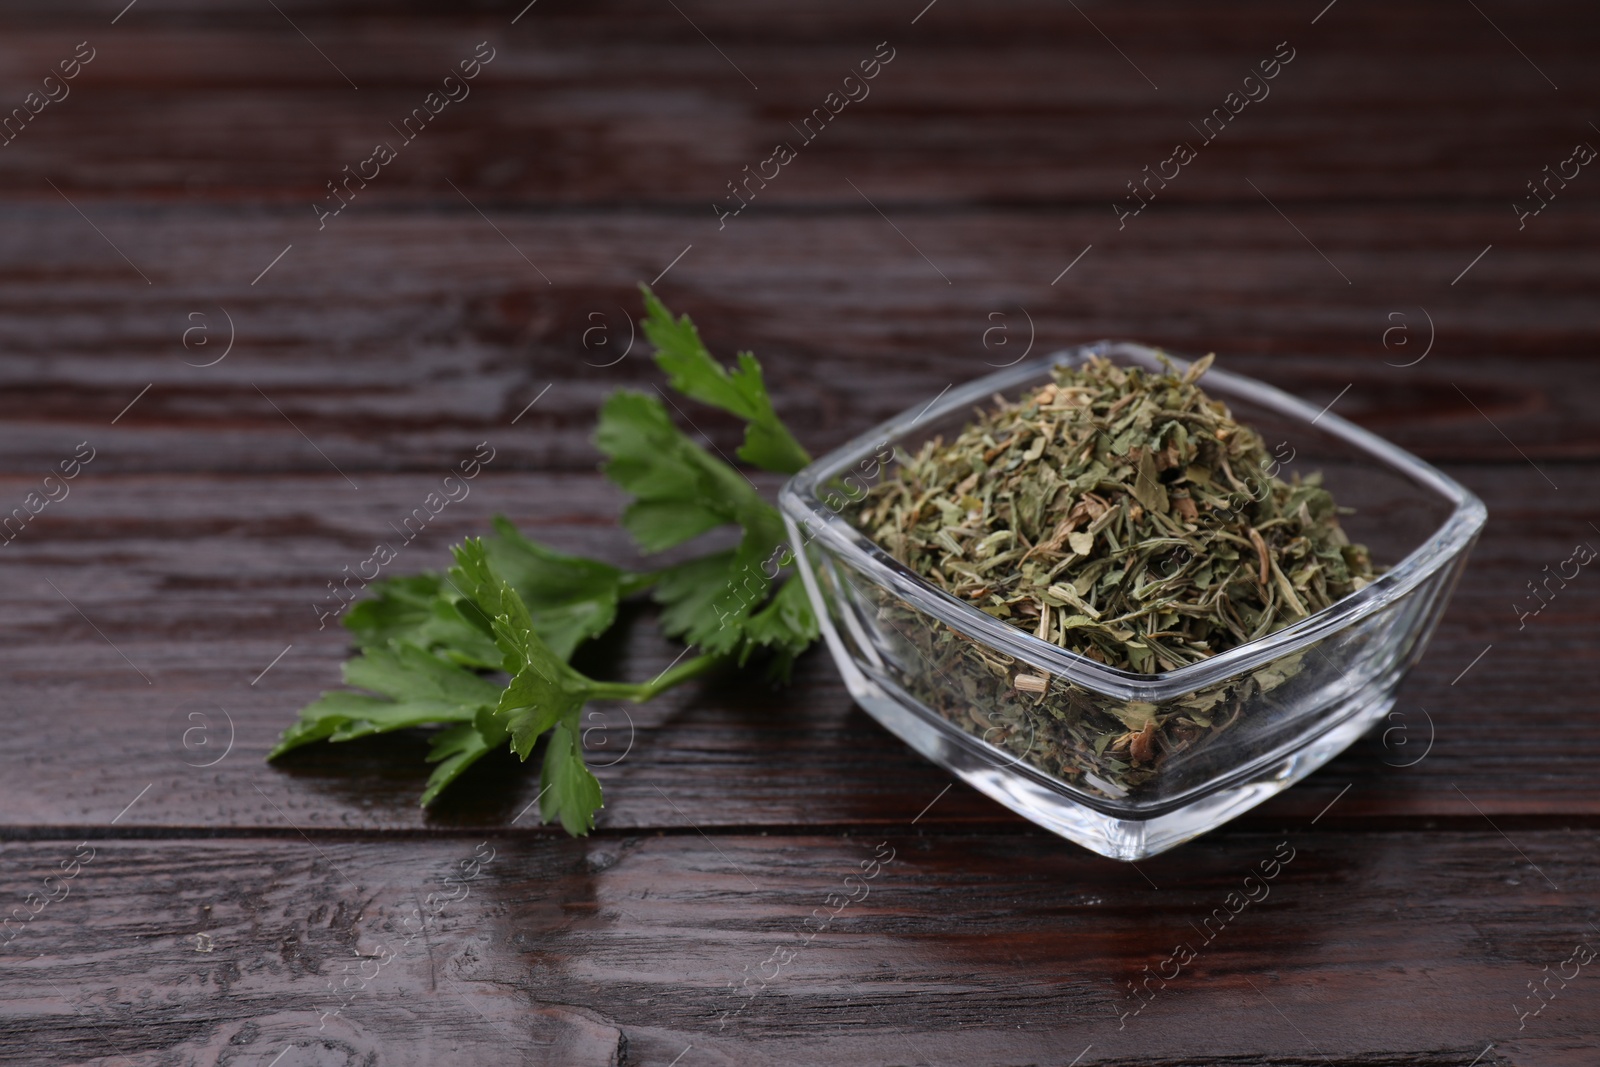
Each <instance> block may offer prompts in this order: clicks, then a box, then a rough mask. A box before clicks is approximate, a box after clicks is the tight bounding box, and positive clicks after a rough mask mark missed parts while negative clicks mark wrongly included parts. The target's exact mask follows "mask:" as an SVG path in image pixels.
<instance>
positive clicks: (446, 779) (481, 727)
mask: <svg viewBox="0 0 1600 1067" xmlns="http://www.w3.org/2000/svg"><path fill="white" fill-rule="evenodd" d="M509 736H510V735H509V734H507V733H506V729H505V727H504V726H502V725H501V724H500V721H499V720H498V719H496V718H495V717H494V709H493V708H489V707H482V708H479V709H478V713H477V715H475V716H474V717H473V720H472V722H470V723H463V724H461V725H460V726H452V727H450V728H449V729H448V730H441V731H440V732H439V733H438V734H435V735H434V738H433V747H432V748H431V749H429V751H428V762H429V763H437V764H438V766H437V767H435V768H434V769H433V773H432V774H430V775H428V787H427V788H426V789H425V790H424V791H423V793H422V806H423V807H427V806H428V805H429V804H432V803H433V802H434V801H435V800H436V799H438V796H439V794H440V793H441V792H443V791H444V788H445V786H447V785H449V784H450V783H451V782H453V781H455V780H456V779H457V778H459V777H461V773H462V772H463V771H465V770H466V769H467V768H468V767H470V766H472V765H473V764H474V763H476V762H478V760H480V759H482V758H483V757H484V756H485V755H487V754H488V753H490V752H492V751H493V750H495V749H497V748H499V747H500V746H501V745H503V744H505V743H506V738H507V737H509Z"/></svg>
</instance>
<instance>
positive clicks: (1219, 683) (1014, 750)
mask: <svg viewBox="0 0 1600 1067" xmlns="http://www.w3.org/2000/svg"><path fill="white" fill-rule="evenodd" d="M1090 356H1103V357H1105V358H1107V359H1110V360H1111V361H1113V362H1114V363H1117V364H1119V365H1123V366H1140V367H1145V368H1149V369H1152V370H1160V369H1161V363H1160V354H1159V353H1158V352H1157V351H1156V350H1155V349H1152V348H1147V347H1145V346H1143V345H1137V344H1129V343H1125V342H1112V341H1100V342H1096V343H1094V344H1089V345H1082V346H1079V347H1077V348H1073V349H1069V350H1066V351H1063V352H1060V353H1057V354H1056V355H1053V356H1050V357H1048V358H1044V359H1038V360H1033V361H1030V362H1026V363H1021V364H1018V365H1017V366H1014V367H1010V368H1007V369H1005V370H1002V371H1001V372H999V373H998V374H991V375H989V376H988V377H985V378H982V379H979V380H977V381H975V382H972V383H970V384H968V385H966V386H963V387H961V388H959V389H952V390H951V391H949V392H948V393H946V394H944V395H942V396H941V397H939V398H937V399H936V400H935V401H934V402H933V403H931V404H929V405H928V406H927V407H926V408H917V409H912V410H909V411H907V412H906V413H905V414H903V415H901V416H899V417H897V418H894V419H890V420H889V421H888V422H885V423H883V424H882V425H880V426H878V427H876V428H874V429H872V430H870V431H868V432H867V433H864V434H862V435H861V436H860V437H857V438H856V439H855V440H853V441H851V442H850V443H848V444H846V445H844V446H843V447H841V448H839V449H836V450H835V451H833V452H831V453H829V454H828V455H826V456H824V457H822V458H821V459H819V460H817V461H816V462H815V463H813V464H811V466H809V467H807V468H806V469H805V470H803V471H801V472H800V473H799V474H796V475H795V476H794V477H793V478H792V479H790V481H789V482H788V483H787V484H786V485H785V486H784V487H783V490H782V492H781V493H780V495H779V505H780V507H781V508H782V510H783V515H784V521H785V523H786V524H787V525H788V530H789V535H790V538H791V541H790V543H791V544H792V545H795V546H803V547H801V548H800V550H799V551H798V552H796V553H795V555H796V558H797V563H798V567H799V571H800V575H801V578H802V580H803V581H804V582H805V588H806V592H807V594H808V595H809V596H810V598H811V604H812V607H813V609H814V610H815V611H816V614H817V618H818V620H819V621H820V623H821V626H822V634H823V637H824V638H825V639H826V641H827V643H828V649H829V651H831V652H832V653H833V658H834V661H835V662H836V663H837V664H838V666H839V672H840V673H841V674H842V675H843V676H844V681H845V684H846V686H847V687H848V688H849V690H850V693H851V695H852V696H853V697H854V698H855V700H856V702H857V703H858V704H860V705H861V706H862V707H863V708H865V709H866V710H867V712H868V713H869V714H871V715H872V716H873V717H874V718H875V719H877V720H878V721H879V722H880V723H882V724H883V725H884V726H885V727H887V728H888V729H889V730H890V731H891V732H893V733H894V734H896V735H898V736H899V737H900V738H901V739H902V740H904V741H905V742H906V743H907V744H909V745H910V746H911V747H912V748H914V749H916V750H917V751H918V752H921V753H922V754H923V755H924V756H926V757H928V758H929V759H931V760H933V761H934V762H935V763H937V764H939V765H940V766H942V767H944V768H946V769H947V770H949V771H950V772H951V773H952V774H955V775H956V776H957V777H959V778H961V779H962V780H963V781H965V782H967V783H968V784H969V785H971V786H973V787H974V788H976V789H978V790H979V791H981V792H983V793H985V794H987V795H988V796H990V797H993V798H994V799H995V800H997V801H999V802H1000V803H1001V804H1004V805H1005V806H1006V807H1008V808H1010V809H1011V810H1013V811H1015V812H1017V813H1018V814H1020V815H1022V816H1024V817H1025V818H1028V819H1031V820H1032V821H1033V822H1036V823H1038V824H1039V825H1040V826H1043V827H1045V828H1046V829H1048V830H1051V831H1053V832H1055V833H1057V834H1060V835H1061V836H1062V837H1065V838H1067V839H1069V840H1072V841H1076V842H1077V843H1078V844H1080V845H1083V846H1084V847H1085V848H1089V849H1092V850H1093V851H1095V852H1098V853H1100V854H1101V855H1105V856H1110V857H1113V858H1115V859H1122V860H1137V859H1140V858H1142V857H1145V856H1151V855H1154V854H1156V853H1158V852H1162V851H1165V850H1166V849H1169V848H1172V847H1173V846H1174V845H1178V844H1180V843H1182V842H1184V841H1187V840H1189V839H1191V838H1193V837H1195V836H1197V835H1199V834H1202V833H1204V832H1206V831H1207V830H1210V829H1212V828H1214V827H1216V826H1219V825H1221V824H1222V823H1224V822H1226V821H1227V820H1229V819H1231V818H1233V817H1234V816H1236V815H1238V814H1240V813H1241V812H1244V811H1247V810H1249V809H1250V808H1252V807H1254V806H1255V805H1257V804H1259V803H1261V802H1262V801H1263V800H1266V799H1267V798H1268V797H1270V796H1272V795H1274V794H1275V793H1278V792H1279V791H1281V790H1283V789H1286V788H1288V787H1289V786H1290V785H1292V784H1294V783H1295V782H1297V781H1299V780H1300V779H1301V778H1304V777H1305V776H1306V775H1308V774H1310V773H1311V772H1312V771H1314V770H1316V769H1317V768H1318V767H1320V766H1322V765H1323V764H1324V763H1326V762H1327V761H1328V760H1330V759H1332V758H1333V757H1334V756H1335V755H1337V754H1338V753H1339V752H1341V751H1343V750H1344V749H1345V748H1346V747H1347V746H1348V745H1350V744H1351V743H1352V742H1353V741H1355V740H1356V739H1357V738H1359V737H1360V736H1361V735H1362V734H1363V733H1365V732H1366V731H1367V730H1368V729H1369V728H1370V727H1371V726H1372V725H1373V724H1374V723H1376V722H1378V721H1379V720H1380V719H1382V718H1383V717H1384V716H1385V715H1387V714H1388V712H1389V710H1390V709H1391V708H1392V707H1393V706H1394V702H1395V692H1396V690H1397V688H1398V687H1399V685H1400V681H1401V679H1402V678H1403V677H1404V675H1405V672H1406V671H1407V670H1408V669H1409V668H1410V666H1411V665H1412V664H1413V663H1415V662H1416V660H1417V659H1418V657H1419V656H1421V654H1422V651H1423V648H1424V646H1425V645H1426V644H1427V641H1428V638H1429V637H1430V636H1431V635H1432V632H1433V628H1434V626H1435V624H1436V623H1437V622H1438V620H1439V616H1440V615H1441V614H1442V613H1443V611H1444V606H1445V602H1446V600H1447V599H1448V598H1449V595H1450V591H1451V589H1452V588H1453V586H1454V585H1455V581H1456V578H1457V576H1458V575H1459V574H1460V571H1461V568H1462V566H1463V565H1464V563H1465V562H1466V558H1467V553H1468V552H1469V551H1470V550H1471V548H1472V544H1473V542H1474V541H1475V540H1476V539H1477V536H1478V532H1479V530H1481V529H1482V527H1483V523H1484V520H1485V518H1486V516H1487V511H1486V509H1485V508H1484V506H1483V502H1482V501H1480V500H1479V499H1478V498H1477V497H1476V496H1474V495H1473V494H1472V493H1470V492H1468V491H1467V490H1466V489H1465V488H1463V487H1462V486H1461V485H1459V484H1458V483H1457V482H1455V481H1454V480H1453V479H1451V478H1449V477H1447V476H1445V475H1444V474H1442V473H1441V472H1439V471H1438V470H1435V469H1434V468H1433V467H1431V466H1429V465H1428V464H1426V463H1424V462H1422V461H1421V460H1419V459H1417V458H1416V457H1415V456H1412V455H1410V454H1409V453H1407V452H1404V451H1402V450H1401V449H1399V448H1396V447H1395V446H1394V445H1392V444H1389V443H1388V442H1387V441H1384V440H1383V439H1381V438H1379V437H1377V436H1375V435H1374V434H1371V433H1368V432H1367V431H1366V430H1363V429H1361V428H1360V427H1358V426H1354V425H1352V424H1350V423H1348V422H1346V421H1345V420H1343V419H1341V418H1339V417H1338V416H1337V415H1334V414H1333V413H1331V412H1328V411H1320V412H1319V411H1318V410H1317V409H1316V408H1315V407H1313V406H1311V405H1310V404H1307V403H1305V402H1304V401H1301V400H1297V399H1295V398H1294V397H1292V396H1289V395H1288V394H1286V393H1283V392H1281V391H1280V390H1277V389H1274V388H1272V387H1271V386H1269V385H1265V384H1263V383H1261V382H1258V381H1255V380H1253V379H1250V378H1246V377H1243V376H1241V375H1237V374H1230V373H1228V372H1226V371H1223V370H1218V369H1216V368H1212V369H1211V370H1210V371H1208V372H1207V373H1206V375H1205V377H1204V378H1203V379H1202V380H1201V386H1202V387H1203V388H1204V389H1205V390H1206V392H1207V393H1209V394H1210V395H1211V396H1212V397H1214V398H1216V399H1219V400H1221V401H1223V402H1224V403H1226V404H1227V405H1228V407H1229V408H1230V409H1231V410H1232V412H1233V414H1234V416H1235V418H1237V419H1238V420H1239V421H1240V422H1243V423H1245V424H1246V425H1249V426H1252V427H1254V428H1255V429H1256V430H1258V431H1259V432H1260V433H1261V435H1262V437H1263V438H1264V439H1265V441H1266V442H1267V446H1268V448H1269V449H1272V450H1273V451H1274V452H1275V454H1277V455H1279V456H1280V457H1281V456H1283V455H1285V454H1287V455H1289V456H1290V459H1289V460H1288V461H1287V462H1285V463H1284V464H1283V468H1282V469H1281V470H1280V471H1279V476H1280V477H1284V478H1286V479H1287V478H1288V477H1289V475H1291V474H1292V473H1294V472H1296V471H1298V472H1300V473H1302V474H1305V473H1310V472H1313V471H1321V472H1322V475H1323V484H1324V486H1325V487H1326V488H1327V489H1328V490H1329V491H1330V492H1331V493H1332V494H1333V496H1334V498H1335V499H1336V500H1337V501H1338V502H1339V504H1340V505H1341V507H1348V508H1354V509H1355V512H1354V514H1350V515H1346V516H1345V517H1344V519H1343V525H1344V528H1345V530H1346V532H1347V533H1348V534H1349V536H1350V539H1351V540H1352V541H1354V542H1357V543H1363V544H1365V545H1367V547H1368V548H1369V550H1370V551H1371V553H1372V558H1373V562H1374V564H1375V565H1376V566H1378V567H1380V568H1387V569H1386V570H1384V571H1383V573H1382V574H1381V575H1380V576H1379V577H1378V578H1376V579H1375V580H1374V581H1372V583H1371V584H1369V585H1367V586H1366V587H1365V588H1363V589H1361V590H1359V591H1358V592H1356V593H1353V594H1351V595H1350V596H1347V597H1345V598H1344V599H1342V600H1340V601H1337V602H1336V603H1334V604H1332V605H1330V606H1329V607H1327V608H1325V609H1323V610H1322V611H1319V612H1317V613H1315V614H1313V615H1310V616H1308V617H1306V618H1304V619H1301V620H1299V621H1298V622H1296V623H1294V624H1293V625H1291V626H1288V627H1286V628H1284V629H1282V630H1278V631H1276V632H1274V633H1271V634H1268V635H1267V636H1265V637H1262V638H1258V639H1257V640H1254V641H1250V642H1248V643H1246V644H1243V645H1240V646H1238V647H1236V648H1233V649H1230V650H1228V651H1226V652H1222V653H1220V654H1218V655H1216V656H1213V657H1212V658H1210V659H1206V660H1202V661H1200V662H1198V663H1193V664H1189V665H1187V666H1183V667H1180V668H1178V669H1176V670H1172V671H1167V672H1165V673H1161V674H1133V673H1130V672H1128V671H1123V670H1118V669H1115V668H1112V667H1108V666H1106V665H1104V664H1102V663H1099V662H1096V661H1094V660H1091V659H1089V658H1087V657H1085V656H1082V655H1079V654H1078V653H1076V652H1072V651H1068V650H1066V649H1063V648H1061V647H1059V646H1057V645H1054V644H1051V643H1049V642H1047V641H1044V640H1042V639H1040V638H1038V637H1035V636H1034V635H1033V634H1031V633H1029V632H1027V631H1025V630H1021V629H1018V628H1017V627H1015V626H1013V625H1011V624H1010V623H1008V622H1005V621H1002V620H1000V619H996V618H993V617H991V616H989V615H986V614H984V613H983V612H982V611H979V610H978V609H977V608H975V607H973V606H971V605H970V604H968V603H966V602H964V601H962V600H959V599H957V598H955V597H953V596H951V595H949V594H947V593H945V592H943V591H942V590H939V589H937V588H935V587H934V586H933V585H931V584H930V583H928V582H927V581H925V580H924V579H923V578H921V577H920V576H919V575H917V574H916V573H914V572H912V571H911V570H909V569H908V568H906V567H905V566H903V565H902V564H901V563H899V562H898V561H897V560H895V559H894V558H893V557H892V556H891V555H889V553H888V552H886V551H884V550H883V549H881V548H879V547H878V545H876V544H875V543H874V542H873V541H872V540H871V539H870V538H869V537H867V536H866V535H865V534H864V533H863V532H862V531H860V530H858V529H857V528H856V527H855V526H854V525H853V524H852V522H851V521H850V514H851V512H852V511H853V510H854V504H855V503H856V502H859V501H860V500H861V499H862V498H863V496H864V495H865V492H866V483H868V482H870V481H872V480H874V479H876V478H879V477H881V476H882V475H883V472H884V470H885V469H886V468H887V466H888V465H889V464H890V463H892V462H893V457H894V456H895V455H896V454H897V453H899V454H911V453H915V452H916V451H917V450H918V449H919V448H920V447H921V445H922V444H923V443H924V442H925V441H927V440H928V439H930V438H933V437H939V436H943V437H945V438H947V439H948V438H949V437H951V436H953V435H954V434H956V433H959V431H960V430H961V428H962V427H963V426H965V425H966V424H967V423H968V422H969V421H971V419H972V417H973V414H974V411H975V409H977V408H979V407H982V406H985V405H986V404H988V402H989V401H990V398H991V397H993V396H994V395H996V394H999V395H1001V396H1003V397H1005V398H1007V399H1015V398H1016V397H1018V396H1019V395H1020V394H1022V393H1024V392H1027V391H1028V390H1030V389H1032V388H1035V387H1037V386H1040V385H1043V384H1045V383H1046V382H1048V381H1050V380H1051V370H1052V369H1053V368H1054V367H1055V366H1057V365H1059V364H1062V363H1067V364H1075V363H1079V362H1082V361H1083V360H1085V359H1088V358H1089V357H1090ZM1172 363H1173V364H1174V365H1175V366H1176V367H1177V368H1178V369H1179V370H1180V371H1181V370H1182V368H1183V367H1185V366H1186V365H1187V364H1186V362H1185V361H1183V360H1178V359H1173V360H1172ZM1151 719H1154V720H1155V721H1156V723H1157V724H1158V727H1159V729H1160V731H1161V741H1160V744H1159V755H1157V756H1155V757H1154V762H1153V764H1150V763H1145V764H1140V765H1137V766H1132V765H1130V763H1129V761H1128V760H1127V759H1125V758H1119V753H1120V755H1121V756H1123V757H1126V755H1127V748H1126V742H1125V741H1124V742H1123V743H1122V744H1123V747H1122V748H1121V749H1119V748H1118V744H1117V742H1112V743H1111V744H1110V745H1109V746H1108V744H1107V740H1108V739H1109V738H1110V736H1111V735H1113V734H1116V733H1123V732H1125V733H1130V734H1131V733H1136V732H1139V731H1140V730H1141V729H1142V728H1143V727H1144V725H1145V724H1146V723H1147V722H1149V721H1150V720H1151ZM1144 732H1145V736H1146V738H1147V739H1148V738H1149V737H1150V731H1144ZM1147 743H1148V740H1147Z"/></svg>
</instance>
